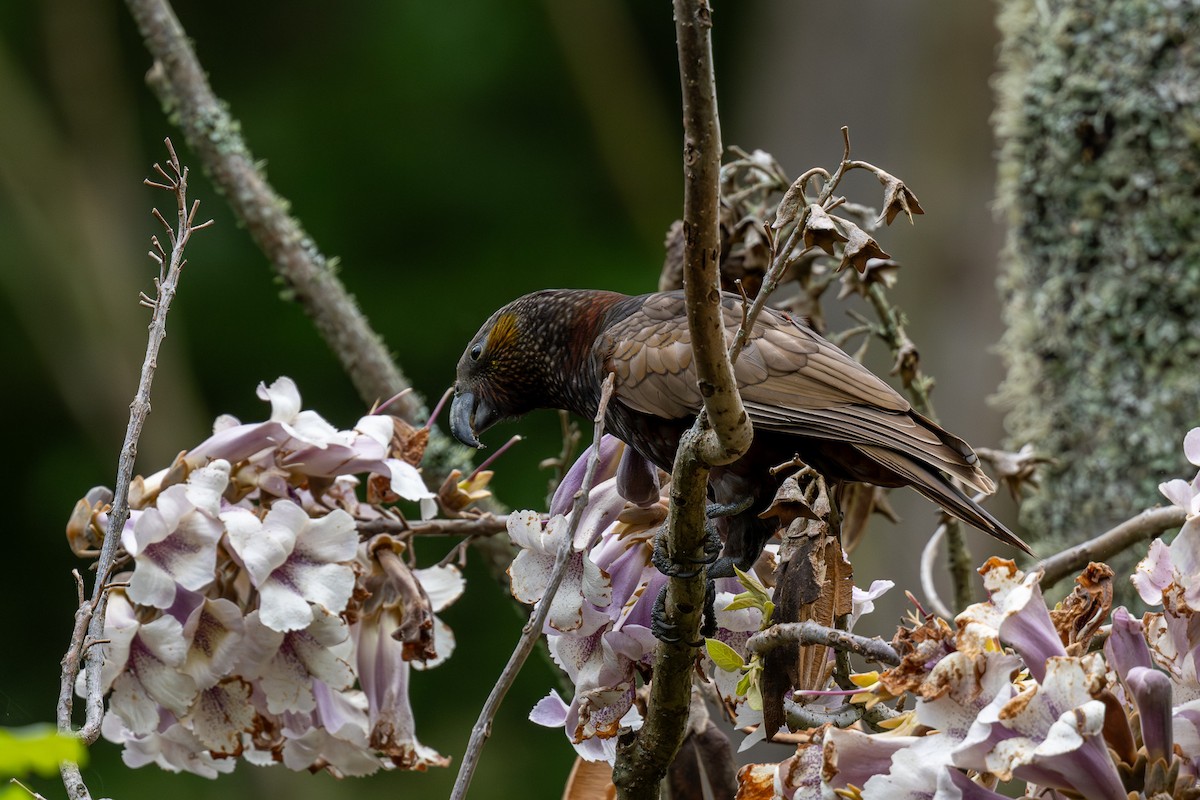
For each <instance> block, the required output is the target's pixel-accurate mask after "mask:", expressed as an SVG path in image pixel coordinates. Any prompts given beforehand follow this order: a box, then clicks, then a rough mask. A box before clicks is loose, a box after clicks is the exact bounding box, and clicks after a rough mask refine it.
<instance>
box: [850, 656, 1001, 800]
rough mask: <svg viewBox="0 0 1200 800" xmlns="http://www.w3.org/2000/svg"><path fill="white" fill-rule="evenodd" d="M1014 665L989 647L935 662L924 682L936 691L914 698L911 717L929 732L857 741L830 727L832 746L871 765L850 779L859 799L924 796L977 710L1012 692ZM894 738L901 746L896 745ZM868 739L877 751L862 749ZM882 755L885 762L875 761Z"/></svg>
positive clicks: (949, 766)
mask: <svg viewBox="0 0 1200 800" xmlns="http://www.w3.org/2000/svg"><path fill="white" fill-rule="evenodd" d="M1019 667H1020V661H1019V660H1018V659H1017V658H1016V657H1015V656H1013V655H1009V654H1007V653H1001V652H996V651H991V652H988V653H986V654H981V655H978V656H968V655H967V654H965V653H960V652H953V653H950V654H948V655H946V656H945V657H943V658H942V659H941V660H939V661H938V662H937V664H936V665H934V667H933V668H932V670H931V671H930V673H929V676H928V677H927V678H926V681H925V685H926V686H928V687H930V689H931V690H934V689H936V690H937V696H936V697H935V698H934V699H931V700H924V699H922V700H918V701H917V707H916V710H915V714H914V716H915V721H916V722H918V723H920V724H921V725H923V726H925V727H927V728H930V729H932V731H931V732H929V733H927V734H926V735H924V736H905V735H901V734H887V735H876V736H871V737H867V738H866V739H861V740H860V739H857V738H850V739H845V738H844V737H842V736H841V735H840V734H833V733H832V731H831V732H830V736H827V739H826V741H827V742H829V743H832V744H833V745H834V746H835V748H836V746H838V745H839V743H840V745H841V746H842V747H843V749H844V748H845V746H846V745H847V744H852V745H853V746H854V747H855V753H856V754H857V757H860V758H866V759H867V762H868V764H870V765H871V766H870V768H871V769H872V770H874V772H873V773H872V774H871V775H870V776H869V777H867V778H866V779H865V782H864V783H857V784H855V785H858V786H860V787H861V788H862V797H863V798H864V800H872V798H878V799H879V800H892V798H896V800H902V799H904V798H912V799H913V800H916V799H917V798H928V797H930V795H931V790H932V788H933V787H935V786H938V785H939V782H940V781H942V780H943V778H944V776H945V775H946V773H948V772H957V770H956V769H955V768H954V754H955V752H956V748H958V747H959V746H960V745H962V744H963V742H964V741H965V740H966V739H967V736H968V733H969V732H970V731H971V728H972V726H973V725H974V724H975V720H976V718H977V717H978V715H979V713H980V712H981V711H983V710H984V709H985V708H987V707H988V706H989V704H991V703H992V701H993V700H994V699H995V698H997V697H1000V696H1003V697H1004V698H1005V699H1007V698H1009V697H1011V694H1012V685H1011V679H1012V676H1013V674H1014V673H1015V672H1016V671H1017V669H1018V668H1019ZM897 742H899V743H901V744H902V746H897ZM872 743H874V745H875V746H876V747H877V748H878V752H876V753H868V752H866V749H867V748H868V747H870V746H871V744H872ZM828 747H829V745H827V750H828ZM884 758H887V765H886V766H880V765H879V762H880V761H881V760H882V759H884ZM839 763H841V762H840V761H839ZM850 769H852V770H853V771H854V772H857V773H860V774H861V772H862V770H863V768H862V767H861V766H860V765H858V764H857V763H856V764H854V765H853V766H852V767H850ZM840 780H842V778H840V777H839V781H840ZM846 780H847V781H849V782H851V783H854V781H853V780H850V779H849V778H846ZM834 786H835V787H840V786H842V784H841V783H836V784H834Z"/></svg>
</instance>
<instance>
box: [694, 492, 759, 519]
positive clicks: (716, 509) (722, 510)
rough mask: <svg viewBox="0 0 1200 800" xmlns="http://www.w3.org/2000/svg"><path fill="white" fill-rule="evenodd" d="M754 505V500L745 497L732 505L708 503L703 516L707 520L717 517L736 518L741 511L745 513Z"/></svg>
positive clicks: (747, 496)
mask: <svg viewBox="0 0 1200 800" xmlns="http://www.w3.org/2000/svg"><path fill="white" fill-rule="evenodd" d="M753 503H754V498H753V497H751V496H750V495H746V496H745V497H743V498H742V499H741V500H735V501H734V502H732V503H709V504H708V508H706V509H705V510H704V515H705V516H706V517H708V518H709V519H716V518H717V517H736V516H737V515H738V514H741V513H742V512H743V511H746V510H748V509H749V508H750V506H751V505H753Z"/></svg>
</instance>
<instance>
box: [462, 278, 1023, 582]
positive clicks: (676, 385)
mask: <svg viewBox="0 0 1200 800" xmlns="http://www.w3.org/2000/svg"><path fill="white" fill-rule="evenodd" d="M722 310H723V315H724V319H725V329H726V338H727V340H728V341H730V342H732V340H733V336H734V334H736V332H737V330H738V326H739V325H740V324H741V319H742V310H741V299H740V298H738V297H736V296H734V295H730V294H725V295H723V296H722ZM610 372H611V373H614V374H615V376H616V382H615V388H614V393H613V399H612V402H611V403H610V405H609V407H608V412H607V415H606V417H605V423H606V427H607V429H608V430H609V432H611V433H613V434H614V435H615V436H617V437H618V438H620V439H622V440H623V441H625V442H626V443H627V444H629V445H630V446H631V447H632V448H633V449H634V450H635V451H637V453H639V454H640V455H641V456H642V457H644V458H645V459H647V460H648V461H650V462H651V463H653V464H655V465H656V466H658V467H660V468H662V469H664V470H670V469H671V465H672V462H673V460H674V456H675V449H676V447H677V446H678V443H679V437H680V435H681V434H682V432H683V431H684V430H685V429H686V428H687V427H688V426H690V425H691V424H692V421H693V420H694V419H695V415H696V414H697V413H698V411H699V410H700V408H701V406H702V398H701V395H700V390H699V388H698V387H697V385H696V370H695V364H694V362H693V358H692V349H691V337H690V335H689V333H688V328H687V319H686V317H685V312H684V301H683V294H682V292H658V293H654V294H648V295H642V296H639V297H628V296H625V295H621V294H616V293H614V292H603V291H591V290H565V289H561V290H546V291H542V292H535V293H533V294H529V295H526V296H524V297H521V298H518V299H517V300H514V301H513V302H512V303H509V304H508V305H507V306H505V307H504V308H502V309H500V310H499V311H497V312H496V313H495V314H493V315H492V316H491V318H490V319H489V320H488V321H487V322H486V323H484V325H483V327H482V328H480V330H479V333H477V334H476V335H475V338H474V339H472V340H471V343H470V344H469V345H468V346H467V349H466V352H464V353H463V356H462V358H461V359H460V360H459V363H458V376H457V382H456V384H455V389H456V394H455V399H454V404H453V407H452V410H451V429H452V431H453V433H454V435H455V436H456V437H457V438H458V439H459V440H460V441H462V442H463V443H464V444H469V445H472V446H475V447H479V446H481V445H480V444H479V441H478V439H477V437H478V435H479V434H480V433H482V432H483V431H485V430H487V429H488V428H490V427H491V426H492V425H494V424H495V423H496V422H498V421H500V420H502V419H505V418H512V417H516V416H520V415H522V414H524V413H526V412H528V411H531V410H533V409H535V408H563V409H567V410H568V411H573V412H575V413H577V414H581V415H583V416H588V417H590V416H593V415H594V414H595V413H596V407H597V404H598V402H599V396H600V387H601V384H602V382H603V380H604V378H605V377H606V376H607V375H608V373H610ZM734 372H735V375H736V377H737V381H738V386H739V388H740V390H741V394H742V401H743V403H744V405H745V408H746V413H747V414H748V415H749V417H750V420H751V422H753V424H754V442H753V444H752V445H751V447H750V450H749V451H748V452H747V453H746V455H745V456H743V457H742V458H741V459H739V460H738V461H736V462H734V463H733V464H730V465H727V466H725V467H718V468H716V469H714V470H713V471H712V473H711V474H710V479H709V488H710V494H711V495H712V496H713V499H714V500H715V501H716V502H718V503H721V504H737V503H738V502H740V501H743V500H745V499H746V498H750V499H751V501H752V502H751V504H750V507H749V508H748V509H747V510H745V511H743V512H742V513H740V514H737V515H735V516H734V517H732V518H730V519H728V520H725V521H724V527H725V531H724V533H725V536H726V544H725V550H724V555H725V556H726V557H727V558H725V559H722V562H721V565H720V567H719V568H717V569H715V570H714V571H713V572H715V573H716V574H732V570H731V569H729V564H731V563H736V564H737V565H738V566H740V567H742V568H746V567H748V566H749V565H750V564H752V563H753V561H754V560H755V559H756V558H757V556H758V554H759V552H761V550H762V547H763V545H764V544H766V541H767V540H768V538H769V537H770V536H771V534H772V533H773V531H772V530H771V528H770V525H769V524H768V523H767V522H764V521H763V520H761V519H759V518H758V514H759V512H761V511H762V510H763V509H765V508H766V507H767V505H768V504H769V503H770V501H771V498H772V497H773V496H774V494H775V491H776V489H777V488H778V486H779V482H780V480H781V479H782V478H781V477H775V476H771V475H770V473H769V468H770V467H771V466H774V465H776V464H779V463H782V462H784V461H787V460H789V459H791V458H792V457H793V456H796V455H798V456H799V457H800V458H801V459H802V460H803V461H804V462H805V463H807V464H808V465H810V466H812V467H813V468H814V469H816V470H818V471H819V472H821V473H822V474H823V475H825V477H826V478H827V479H829V480H831V481H834V482H839V481H863V482H866V483H873V484H876V485H878V486H888V487H891V486H905V485H907V486H912V487H913V488H915V489H916V490H917V491H919V492H921V493H922V494H924V495H925V496H926V497H928V498H929V499H931V500H933V501H934V502H935V503H937V504H938V505H940V506H941V507H942V508H944V509H946V510H947V511H948V512H950V513H951V514H954V515H955V516H957V517H960V518H961V519H963V520H966V521H967V522H969V523H971V524H972V525H974V526H975V527H977V528H979V529H980V530H983V531H985V532H986V533H989V534H991V535H992V536H995V537H996V538H997V539H1000V540H1001V541H1003V542H1006V543H1007V544H1010V545H1013V546H1015V547H1019V548H1021V549H1022V550H1025V551H1026V552H1029V548H1028V546H1027V545H1025V543H1024V542H1022V541H1021V540H1020V539H1019V538H1017V537H1016V536H1015V535H1014V534H1013V533H1012V532H1011V531H1009V530H1008V529H1007V528H1006V527H1005V526H1004V525H1002V524H1001V523H1000V522H999V521H997V520H996V519H995V518H994V517H993V516H992V515H991V514H989V513H988V512H987V511H986V510H985V509H983V508H982V507H980V506H979V505H978V504H977V503H975V502H974V501H973V500H971V499H970V498H969V497H967V496H966V495H965V494H963V492H962V491H960V490H959V489H958V488H957V487H955V486H954V485H953V484H952V483H951V482H950V481H949V480H948V479H947V478H946V477H945V475H944V474H943V473H948V474H950V475H951V476H953V477H955V478H957V479H959V480H961V481H962V482H963V483H965V484H967V485H968V486H971V487H973V488H975V489H977V490H978V491H981V492H991V491H992V490H993V484H992V481H991V480H990V479H989V478H988V477H987V476H986V475H985V474H984V473H983V472H982V471H981V470H980V469H979V466H978V458H977V457H976V456H975V453H974V452H972V450H971V448H970V447H969V446H968V445H967V444H966V442H964V441H963V440H961V439H959V438H958V437H956V436H954V435H952V434H950V433H948V432H947V431H945V430H943V429H942V428H941V427H939V426H938V425H936V424H935V423H933V422H932V421H930V420H928V419H926V418H925V417H923V416H921V415H920V414H918V413H917V412H915V411H913V410H912V408H911V406H910V405H909V404H908V401H906V400H905V399H904V398H903V397H902V396H901V395H900V394H899V393H897V392H896V391H895V390H894V389H892V388H891V387H890V386H889V385H888V384H886V383H885V382H883V381H882V380H880V379H879V378H877V377H876V376H875V375H873V374H872V373H871V372H870V371H869V370H867V369H866V368H865V367H863V366H862V365H861V364H859V363H858V362H856V361H855V360H854V359H852V358H851V357H850V356H848V355H846V354H845V353H844V352H842V351H841V350H840V349H838V348H837V347H836V346H834V345H833V344H831V343H830V342H828V341H826V340H825V339H823V338H821V336H819V335H818V334H817V333H816V332H814V331H813V330H811V329H810V328H808V327H807V326H805V325H803V324H801V323H800V322H799V321H798V320H795V319H793V318H792V317H790V316H788V315H787V314H784V313H782V312H779V311H776V310H773V309H770V308H764V309H763V312H762V314H761V315H760V316H759V318H758V320H757V322H756V323H755V326H754V330H753V331H752V332H751V335H750V338H749V341H748V342H747V344H746V347H745V348H744V349H743V351H742V353H741V354H740V355H739V357H738V360H737V363H736V365H735V369H734Z"/></svg>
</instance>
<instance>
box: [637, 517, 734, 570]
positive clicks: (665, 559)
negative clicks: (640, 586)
mask: <svg viewBox="0 0 1200 800" xmlns="http://www.w3.org/2000/svg"><path fill="white" fill-rule="evenodd" d="M666 538H667V529H666V526H663V528H662V529H660V530H659V532H658V533H656V534H655V535H654V548H653V549H652V550H651V551H650V561H651V563H653V564H654V566H655V567H657V568H658V571H659V572H661V573H662V574H663V575H666V576H668V577H670V578H691V577H694V576H696V575H698V574H699V573H700V570H701V569H702V568H703V567H705V566H707V565H708V564H712V563H714V562H715V561H716V560H717V557H718V556H719V555H720V554H721V534H720V532H718V531H717V529H716V528H715V527H714V526H712V525H705V526H704V555H703V556H701V557H699V558H696V557H694V556H678V557H673V556H671V554H669V553H668V552H667V546H666Z"/></svg>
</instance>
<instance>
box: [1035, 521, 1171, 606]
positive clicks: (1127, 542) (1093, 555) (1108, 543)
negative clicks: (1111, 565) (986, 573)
mask: <svg viewBox="0 0 1200 800" xmlns="http://www.w3.org/2000/svg"><path fill="white" fill-rule="evenodd" d="M1186 521H1187V511H1185V510H1184V509H1182V508H1180V507H1178V506H1167V507H1165V508H1148V509H1146V510H1145V511H1143V512H1142V513H1140V514H1138V515H1137V516H1136V517H1132V518H1130V519H1127V520H1125V521H1124V522H1122V523H1121V524H1120V525H1117V526H1116V527H1115V528H1112V529H1111V530H1108V531H1106V532H1104V533H1102V534H1100V535H1099V536H1097V537H1095V538H1094V539H1088V540H1087V541H1086V542H1081V543H1080V544H1077V545H1075V546H1074V547H1070V548H1067V549H1066V550H1063V551H1062V552H1061V553H1056V554H1055V555H1052V556H1050V557H1049V558H1045V559H1043V560H1042V561H1040V562H1038V564H1037V566H1035V567H1033V568H1032V569H1040V570H1042V571H1043V575H1042V580H1041V585H1042V588H1043V589H1048V588H1050V587H1051V586H1053V585H1054V584H1056V583H1058V582H1059V581H1061V580H1062V579H1063V578H1066V577H1067V576H1069V575H1073V574H1075V573H1076V572H1078V571H1079V570H1081V569H1083V568H1084V567H1086V566H1087V565H1088V564H1089V563H1090V562H1092V561H1104V560H1105V559H1106V558H1110V557H1112V556H1114V555H1116V554H1117V553H1119V552H1121V551H1122V550H1124V549H1126V548H1128V547H1132V546H1133V545H1135V544H1138V543H1139V542H1142V541H1145V540H1146V539H1153V538H1154V537H1156V536H1159V535H1161V534H1163V533H1165V532H1166V531H1169V530H1171V529H1172V528H1178V527H1179V526H1181V525H1182V524H1183V523H1184V522H1186Z"/></svg>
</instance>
